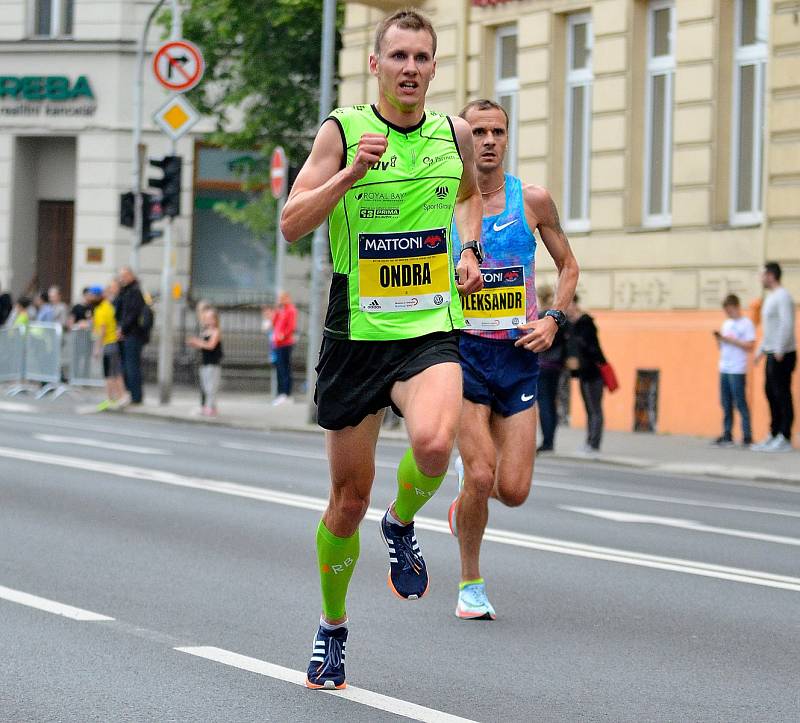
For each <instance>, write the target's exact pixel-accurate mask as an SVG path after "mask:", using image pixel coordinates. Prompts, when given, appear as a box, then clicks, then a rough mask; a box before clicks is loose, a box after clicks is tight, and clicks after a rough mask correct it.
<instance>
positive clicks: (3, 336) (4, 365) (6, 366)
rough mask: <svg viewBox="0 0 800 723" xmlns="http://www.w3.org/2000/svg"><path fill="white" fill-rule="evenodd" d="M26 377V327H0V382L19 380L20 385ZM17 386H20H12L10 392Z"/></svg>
mask: <svg viewBox="0 0 800 723" xmlns="http://www.w3.org/2000/svg"><path fill="white" fill-rule="evenodd" d="M24 379H25V327H24V326H12V327H6V328H3V329H0V383H3V382H17V385H19V384H20V383H21V382H22V381H23V380H24ZM17 388H18V386H15V387H12V389H9V392H12V391H13V390H14V389H17ZM20 391H21V388H20ZM17 393H18V392H17Z"/></svg>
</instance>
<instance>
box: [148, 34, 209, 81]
mask: <svg viewBox="0 0 800 723" xmlns="http://www.w3.org/2000/svg"><path fill="white" fill-rule="evenodd" d="M204 70H205V63H204V62H203V54H202V53H201V52H200V48H198V47H197V46H196V45H195V44H194V43H190V42H189V41H188V40H170V41H169V42H167V43H164V44H163V45H162V46H161V47H160V48H159V49H158V50H156V53H155V55H154V56H153V75H155V76H156V80H157V81H158V82H159V83H161V85H163V86H164V87H165V88H166V89H167V90H174V91H175V92H176V93H184V92H186V91H187V90H191V89H192V88H194V87H195V86H196V85H197V84H198V83H199V82H200V78H202V77H203V71H204Z"/></svg>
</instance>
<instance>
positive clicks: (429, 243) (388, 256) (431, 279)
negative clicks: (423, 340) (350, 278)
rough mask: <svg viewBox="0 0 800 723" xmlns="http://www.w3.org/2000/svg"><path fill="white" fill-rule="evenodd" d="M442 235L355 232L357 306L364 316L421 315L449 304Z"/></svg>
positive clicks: (441, 232) (443, 232)
mask: <svg viewBox="0 0 800 723" xmlns="http://www.w3.org/2000/svg"><path fill="white" fill-rule="evenodd" d="M449 265H450V257H449V256H448V253H447V232H446V230H445V229H443V228H435V229H429V230H427V231H399V232H392V233H360V234H359V235H358V279H359V305H360V308H361V310H362V311H367V312H396V311H422V310H423V309H438V308H439V307H441V306H445V305H447V304H449V303H450V274H449Z"/></svg>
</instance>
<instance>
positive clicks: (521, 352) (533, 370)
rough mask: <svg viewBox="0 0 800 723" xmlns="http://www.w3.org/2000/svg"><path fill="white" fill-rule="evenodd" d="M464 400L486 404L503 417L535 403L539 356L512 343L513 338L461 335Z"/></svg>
mask: <svg viewBox="0 0 800 723" xmlns="http://www.w3.org/2000/svg"><path fill="white" fill-rule="evenodd" d="M459 352H460V355H461V370H462V372H463V374H464V399H468V400H469V401H470V402H474V403H475V404H486V405H488V406H490V407H491V408H492V411H493V412H497V413H498V414H500V415H502V416H504V417H510V416H511V415H512V414H517V413H518V412H522V411H525V410H526V409H530V408H531V407H532V406H533V405H534V404H536V394H537V388H538V386H539V355H538V354H536V353H534V352H531V351H528V350H527V349H523V348H521V347H516V346H514V342H513V341H506V340H499V341H498V340H495V339H485V338H483V337H480V336H476V335H474V334H461V338H460V340H459Z"/></svg>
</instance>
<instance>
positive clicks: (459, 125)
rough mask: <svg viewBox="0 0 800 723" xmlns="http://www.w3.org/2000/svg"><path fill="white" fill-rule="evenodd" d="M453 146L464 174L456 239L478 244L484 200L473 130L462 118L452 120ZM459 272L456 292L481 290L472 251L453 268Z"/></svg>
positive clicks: (458, 204) (463, 292)
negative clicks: (459, 156) (478, 177)
mask: <svg viewBox="0 0 800 723" xmlns="http://www.w3.org/2000/svg"><path fill="white" fill-rule="evenodd" d="M451 120H452V121H453V130H454V131H455V133H456V142H457V143H458V148H459V151H460V153H461V161H462V163H463V166H464V171H463V173H462V174H461V183H460V184H459V186H458V196H457V197H456V209H455V220H456V228H457V229H458V235H459V237H460V238H461V239H462V240H463V241H472V240H475V241H478V240H479V239H480V237H481V227H482V220H483V200H482V199H481V193H480V189H479V188H478V180H477V178H476V175H475V148H474V146H473V143H472V129H471V128H470V126H469V123H467V122H466V121H465V120H464V119H463V118H458V117H455V118H451ZM456 271H457V272H458V291H459V293H461V294H471V293H473V292H475V291H480V290H481V289H482V288H483V277H482V276H481V272H480V268H479V267H478V260H477V259H476V258H475V254H474V253H473V252H472V251H471V250H468V251H465V252H464V253H463V254H462V255H461V256H460V260H459V262H458V264H456Z"/></svg>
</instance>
